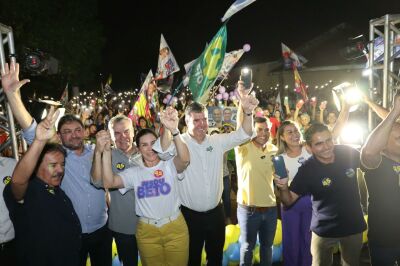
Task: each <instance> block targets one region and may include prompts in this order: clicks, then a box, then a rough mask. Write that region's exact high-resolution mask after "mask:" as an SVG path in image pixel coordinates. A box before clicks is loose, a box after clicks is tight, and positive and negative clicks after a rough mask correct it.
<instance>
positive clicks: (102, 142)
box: [96, 130, 111, 152]
mask: <svg viewBox="0 0 400 266" xmlns="http://www.w3.org/2000/svg"><path fill="white" fill-rule="evenodd" d="M110 149H111V135H110V132H108V131H105V130H100V131H99V132H97V134H96V150H97V151H98V152H103V151H109V150H110Z"/></svg>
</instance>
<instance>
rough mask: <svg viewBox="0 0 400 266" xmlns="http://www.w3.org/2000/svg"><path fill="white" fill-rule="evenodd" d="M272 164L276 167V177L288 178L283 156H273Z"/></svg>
mask: <svg viewBox="0 0 400 266" xmlns="http://www.w3.org/2000/svg"><path fill="white" fill-rule="evenodd" d="M272 163H273V165H274V168H275V174H276V175H278V176H279V177H280V178H286V177H288V173H287V171H286V165H285V161H284V159H283V157H282V155H278V156H272Z"/></svg>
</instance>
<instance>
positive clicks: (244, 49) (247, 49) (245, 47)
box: [243, 43, 251, 52]
mask: <svg viewBox="0 0 400 266" xmlns="http://www.w3.org/2000/svg"><path fill="white" fill-rule="evenodd" d="M250 49H251V46H250V44H248V43H246V44H245V45H243V51H245V52H248V51H250Z"/></svg>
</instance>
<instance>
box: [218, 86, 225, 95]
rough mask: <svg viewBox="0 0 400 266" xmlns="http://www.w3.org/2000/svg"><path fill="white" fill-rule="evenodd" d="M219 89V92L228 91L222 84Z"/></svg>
mask: <svg viewBox="0 0 400 266" xmlns="http://www.w3.org/2000/svg"><path fill="white" fill-rule="evenodd" d="M218 91H219V93H221V94H223V93H224V92H225V91H226V89H225V87H224V86H221V87H219V89H218Z"/></svg>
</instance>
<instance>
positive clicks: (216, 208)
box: [181, 201, 222, 214]
mask: <svg viewBox="0 0 400 266" xmlns="http://www.w3.org/2000/svg"><path fill="white" fill-rule="evenodd" d="M221 207H222V202H221V201H220V202H219V203H218V205H217V206H216V207H215V208H213V209H211V210H208V211H203V212H201V211H195V210H192V209H190V208H188V207H186V206H183V205H181V210H184V211H190V212H194V213H197V214H210V213H212V212H214V211H216V210H218V208H221Z"/></svg>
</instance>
